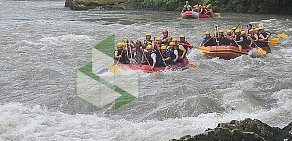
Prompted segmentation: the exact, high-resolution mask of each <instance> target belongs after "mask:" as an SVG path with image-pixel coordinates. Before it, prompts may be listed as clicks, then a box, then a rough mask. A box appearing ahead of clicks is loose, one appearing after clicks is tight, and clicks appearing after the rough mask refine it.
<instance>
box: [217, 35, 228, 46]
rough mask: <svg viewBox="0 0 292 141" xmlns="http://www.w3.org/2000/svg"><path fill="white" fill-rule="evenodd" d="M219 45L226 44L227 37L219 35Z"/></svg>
mask: <svg viewBox="0 0 292 141" xmlns="http://www.w3.org/2000/svg"><path fill="white" fill-rule="evenodd" d="M218 41H219V45H220V46H221V45H226V44H227V43H226V37H225V36H219V37H218Z"/></svg>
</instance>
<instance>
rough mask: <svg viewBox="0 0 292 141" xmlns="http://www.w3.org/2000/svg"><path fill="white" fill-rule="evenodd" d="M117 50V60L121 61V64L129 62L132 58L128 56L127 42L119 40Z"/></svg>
mask: <svg viewBox="0 0 292 141" xmlns="http://www.w3.org/2000/svg"><path fill="white" fill-rule="evenodd" d="M116 47H117V48H116V50H115V60H116V61H119V63H121V64H129V63H130V60H129V58H128V56H127V50H126V44H125V43H123V42H119V43H117V45H116Z"/></svg>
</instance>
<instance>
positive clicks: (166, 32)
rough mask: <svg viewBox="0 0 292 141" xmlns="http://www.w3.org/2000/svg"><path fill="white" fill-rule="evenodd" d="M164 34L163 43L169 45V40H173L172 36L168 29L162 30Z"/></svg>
mask: <svg viewBox="0 0 292 141" xmlns="http://www.w3.org/2000/svg"><path fill="white" fill-rule="evenodd" d="M162 35H163V37H162V44H164V45H166V46H168V44H169V42H171V40H172V37H170V36H169V34H168V30H167V29H164V30H163V31H162Z"/></svg>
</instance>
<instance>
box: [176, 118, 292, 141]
mask: <svg viewBox="0 0 292 141" xmlns="http://www.w3.org/2000/svg"><path fill="white" fill-rule="evenodd" d="M291 130H292V123H290V124H289V125H288V126H286V127H284V128H283V129H280V128H278V127H271V126H269V125H267V124H265V123H263V122H261V121H260V120H257V119H254V120H252V119H250V118H247V119H245V120H241V121H237V120H232V121H231V122H229V123H219V124H218V126H217V127H216V128H214V129H207V130H206V131H205V132H204V133H202V134H198V135H195V136H190V135H186V136H184V137H181V138H180V139H171V141H283V140H286V141H291V140H292V134H291Z"/></svg>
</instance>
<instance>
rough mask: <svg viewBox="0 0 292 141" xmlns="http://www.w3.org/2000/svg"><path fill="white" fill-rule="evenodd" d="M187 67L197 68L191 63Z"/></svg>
mask: <svg viewBox="0 0 292 141" xmlns="http://www.w3.org/2000/svg"><path fill="white" fill-rule="evenodd" d="M188 67H190V68H195V67H197V65H195V64H192V63H189V64H188Z"/></svg>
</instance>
